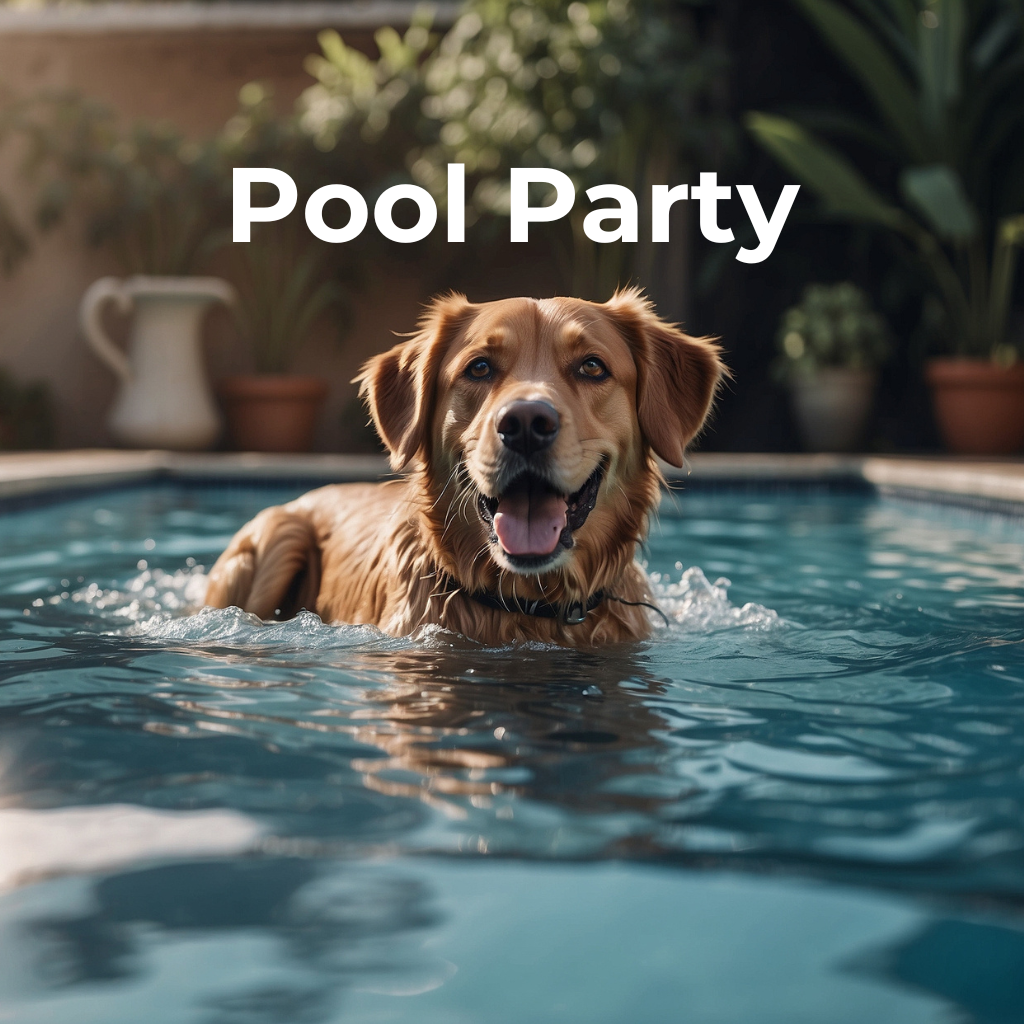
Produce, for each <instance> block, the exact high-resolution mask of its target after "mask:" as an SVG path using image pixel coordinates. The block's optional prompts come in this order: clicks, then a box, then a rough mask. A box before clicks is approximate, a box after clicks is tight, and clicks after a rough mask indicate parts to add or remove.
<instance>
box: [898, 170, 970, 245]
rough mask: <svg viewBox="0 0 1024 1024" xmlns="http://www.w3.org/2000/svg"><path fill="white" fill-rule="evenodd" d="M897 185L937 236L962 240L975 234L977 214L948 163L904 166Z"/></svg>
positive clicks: (957, 241) (958, 178)
mask: <svg viewBox="0 0 1024 1024" xmlns="http://www.w3.org/2000/svg"><path fill="white" fill-rule="evenodd" d="M900 188H901V189H902V190H903V194H904V195H905V196H906V198H907V201H908V202H909V203H910V204H911V205H912V206H913V207H914V208H915V209H916V210H917V211H918V213H920V214H921V216H922V217H923V218H924V220H925V223H926V224H928V226H929V227H930V228H931V229H932V230H933V231H934V232H935V233H936V234H937V235H938V236H939V237H940V238H943V239H945V240H946V241H949V242H956V243H961V244H962V243H964V242H968V241H970V240H971V239H972V238H974V237H975V235H977V233H978V215H977V213H976V212H975V209H974V207H973V206H972V205H971V201H970V200H969V199H968V198H967V195H966V194H965V193H964V188H963V184H962V183H961V181H960V176H959V175H958V174H957V173H956V171H954V170H953V168H952V167H949V166H947V165H946V164H931V165H929V166H926V167H908V168H906V169H905V170H904V171H903V173H902V174H901V175H900Z"/></svg>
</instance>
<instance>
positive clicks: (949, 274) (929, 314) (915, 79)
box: [747, 0, 1024, 455]
mask: <svg viewBox="0 0 1024 1024" xmlns="http://www.w3.org/2000/svg"><path fill="white" fill-rule="evenodd" d="M794 6H795V7H796V8H797V9H798V10H800V11H801V12H802V13H803V14H804V15H805V16H806V18H807V19H808V20H809V21H810V23H811V24H812V25H814V27H815V28H816V29H817V31H818V33H819V35H820V37H821V39H822V42H823V44H824V45H825V46H827V47H828V48H829V49H830V50H831V51H832V53H833V54H834V55H835V56H836V57H837V58H838V59H839V60H840V61H842V62H843V64H845V66H846V70H847V71H848V72H849V73H850V75H851V76H852V78H853V79H855V80H857V81H858V82H859V83H860V86H861V89H862V92H863V97H862V98H861V101H860V102H858V103H856V105H854V106H850V107H847V106H845V105H844V106H842V107H837V108H831V109H829V108H824V109H816V110H809V109H808V110H804V111H802V112H801V111H796V112H792V114H791V116H785V117H784V116H779V115H777V114H768V113H763V112H752V113H750V114H748V116H747V126H748V128H749V129H750V130H751V132H752V133H753V134H754V136H755V138H757V139H758V141H759V142H760V143H761V145H762V146H764V147H765V148H766V149H767V150H768V151H769V152H770V153H771V154H772V155H773V156H774V157H775V158H776V159H777V160H778V161H779V162H780V163H781V164H782V166H783V167H785V168H786V170H787V171H788V172H789V173H791V174H793V175H794V176H795V177H796V178H797V179H798V180H799V181H800V182H802V183H803V184H804V185H806V186H807V187H808V189H809V191H811V192H813V193H815V194H816V195H817V196H818V197H819V199H820V200H821V201H822V209H821V213H822V214H823V215H824V216H825V217H827V218H829V219H835V218H838V219H842V220H845V221H848V222H853V223H860V224H866V225H874V226H875V227H876V228H878V229H879V230H881V231H884V232H886V233H888V234H889V235H890V236H891V237H892V239H893V241H894V242H895V243H896V246H895V249H894V251H895V252H896V253H899V254H902V257H903V258H905V259H907V260H908V261H909V264H910V266H911V267H912V268H913V269H914V271H915V274H920V275H921V281H922V284H923V285H924V288H923V293H924V294H923V295H922V299H923V300H924V301H923V303H922V309H923V311H924V312H925V314H926V315H925V316H924V317H923V318H922V319H923V321H924V324H923V325H925V326H927V327H928V328H929V330H930V331H931V332H932V333H933V334H938V335H940V336H941V339H942V347H943V350H944V351H945V352H947V353H949V356H945V357H943V358H939V359H933V360H930V361H929V362H928V364H927V365H926V368H925V375H926V377H927V379H928V382H929V384H930V385H931V388H932V394H933V399H934V405H935V413H936V419H937V420H938V425H939V429H940V432H941V433H942V435H943V438H944V440H945V442H946V445H947V447H949V448H950V449H951V450H952V451H955V452H962V453H972V454H979V455H980V454H1008V453H1010V452H1013V451H1017V450H1019V449H1020V448H1021V447H1022V446H1024V367H1022V366H1020V365H1019V363H1017V358H1016V357H1017V353H1016V351H1015V349H1014V348H1013V347H1012V346H1009V345H1008V336H1007V330H1006V324H1007V313H1008V311H1009V309H1010V307H1011V305H1012V302H1011V299H1012V291H1013V285H1014V278H1015V272H1014V264H1015V261H1016V259H1017V250H1018V249H1019V248H1020V246H1021V245H1024V175H1022V174H1021V167H1022V166H1024V163H1022V161H1024V132H1022V131H1021V130H1020V124H1021V114H1022V109H1024V108H1022V104H1021V96H1022V95H1024V17H1022V11H1021V6H1020V4H1019V3H1017V2H1012V3H1011V2H1002V0H972V2H971V3H967V2H965V0H920V2H917V3H912V2H910V0H900V2H894V0H856V2H852V0H851V2H849V3H846V2H843V0H794ZM865 101H866V103H865ZM865 172H867V173H865ZM933 314H935V315H933Z"/></svg>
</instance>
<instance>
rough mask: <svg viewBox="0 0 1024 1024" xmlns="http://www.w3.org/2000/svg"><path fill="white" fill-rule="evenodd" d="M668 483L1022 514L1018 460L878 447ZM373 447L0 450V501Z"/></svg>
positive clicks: (329, 466)
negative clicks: (869, 495)
mask: <svg viewBox="0 0 1024 1024" xmlns="http://www.w3.org/2000/svg"><path fill="white" fill-rule="evenodd" d="M661 468H662V471H663V472H664V474H665V478H666V480H667V481H668V483H669V485H670V486H671V487H672V489H673V490H683V491H685V490H686V489H687V487H688V486H690V487H693V488H694V489H697V488H705V487H712V488H722V489H731V488H735V487H761V486H769V487H771V486H775V487H779V486H781V487H787V488H789V487H795V488H804V487H815V486H823V487H827V488H830V489H853V490H860V491H868V492H873V493H878V494H885V495H895V496H899V497H904V498H908V497H909V498H916V499H920V500H925V501H932V502H936V501H937V502H943V503H950V504H962V505H967V506H970V507H973V508H985V509H988V510H992V511H999V512H1006V513H1010V514H1016V515H1020V514H1024V461H1021V460H1019V459H1004V460H1000V459H976V458H944V457H935V456H913V457H910V456H882V455H821V454H813V455H803V454H795V455H790V454H786V455H778V454H759V453H737V454H733V453H710V452H708V453H701V452H696V453H693V454H691V455H689V456H688V457H687V463H686V466H684V467H683V468H682V469H676V468H673V467H670V466H667V465H662V467H661ZM391 475H392V473H391V470H390V467H389V466H388V462H387V459H386V458H385V457H384V456H379V455H335V454H319V453H318V454H310V455H276V454H261V453H254V452H243V453H222V452H214V453H195V454H192V453H181V452H170V451H159V450H154V451H119V450H114V449H82V450H71V451H59V452H18V453H6V454H0V505H2V506H10V505H11V504H25V503H33V502H35V501H39V502H44V503H48V502H51V501H55V500H62V499H63V498H65V497H73V496H81V495H82V494H84V493H87V492H89V491H96V490H106V489H110V488H122V487H125V486H133V485H146V484H149V483H155V482H158V481H180V482H182V483H187V484H197V483H200V484H201V483H208V484H215V483H222V482H225V483H236V484H240V483H252V484H261V483H262V484H269V483H282V484H283V483H297V482H301V483H302V484H305V485H308V486H311V487H312V486H317V485H318V484H326V483H342V482H355V481H364V480H378V479H383V478H386V477H389V476H391Z"/></svg>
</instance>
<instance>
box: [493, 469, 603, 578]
mask: <svg viewBox="0 0 1024 1024" xmlns="http://www.w3.org/2000/svg"><path fill="white" fill-rule="evenodd" d="M603 478H604V463H603V462H602V464H601V465H599V466H598V467H597V469H595V470H594V472H593V473H591V474H590V476H589V477H588V478H587V480H586V482H585V483H584V484H583V486H582V487H581V488H580V489H579V490H578V491H575V492H574V493H572V494H561V493H559V492H558V491H557V490H556V489H555V488H554V487H552V485H551V484H550V483H548V481H546V480H544V479H542V478H541V477H539V476H535V475H534V474H532V473H524V474H522V475H521V476H518V477H516V479H515V480H513V481H512V483H511V484H509V486H508V487H506V488H505V490H504V491H503V492H502V493H501V494H500V495H498V496H496V497H493V498H488V497H486V496H485V495H483V494H481V495H480V496H479V497H478V498H477V508H478V509H479V511H480V517H481V518H482V519H483V521H484V522H485V523H486V524H487V525H488V527H490V531H491V534H492V538H491V539H492V540H493V541H496V542H497V543H498V544H500V545H501V549H502V551H503V552H504V553H505V555H506V556H507V557H508V558H509V559H510V561H512V562H513V563H514V564H517V565H521V566H522V567H523V568H527V567H530V566H539V565H543V564H545V563H547V562H549V561H551V559H552V557H553V556H554V555H555V554H556V553H557V552H558V551H559V549H562V548H565V549H568V548H571V547H572V545H573V538H572V535H573V532H574V531H576V530H578V529H579V528H580V527H581V526H582V525H583V524H584V523H585V522H586V521H587V516H589V515H590V513H591V512H592V511H593V509H594V505H595V504H596V503H597V492H598V490H599V489H600V487H601V480H602V479H603Z"/></svg>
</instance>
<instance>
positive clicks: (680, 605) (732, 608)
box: [649, 562, 782, 633]
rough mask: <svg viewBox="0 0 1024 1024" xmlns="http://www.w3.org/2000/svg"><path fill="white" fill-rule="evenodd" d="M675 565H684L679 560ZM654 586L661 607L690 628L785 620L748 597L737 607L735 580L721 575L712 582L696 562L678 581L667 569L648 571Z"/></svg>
mask: <svg viewBox="0 0 1024 1024" xmlns="http://www.w3.org/2000/svg"><path fill="white" fill-rule="evenodd" d="M676 568H677V569H680V568H682V566H681V565H680V563H679V562H677V563H676ZM649 578H650V581H651V590H652V592H653V594H654V598H655V600H656V601H657V603H658V606H659V607H660V608H661V610H662V611H663V612H664V613H665V614H666V615H667V616H668V617H669V619H670V620H671V621H672V623H673V624H674V625H679V626H685V627H686V629H687V630H688V631H690V632H693V631H695V630H696V631H700V632H709V633H710V632H714V631H716V630H720V629H735V628H737V627H739V628H744V629H772V628H773V627H775V626H778V625H781V624H782V619H780V618H779V615H778V613H777V612H775V611H773V610H772V609H771V608H765V606H764V605H761V604H755V603H753V602H752V601H748V602H747V603H746V604H744V605H741V606H739V607H737V606H736V605H735V604H733V603H732V602H731V601H730V600H729V587H731V586H732V582H731V581H730V580H728V579H726V578H725V577H724V576H720V577H719V578H718V579H716V580H715V582H714V583H712V582H710V581H709V580H708V578H707V576H705V575H704V572H703V570H701V569H700V568H698V567H697V566H693V567H692V568H690V569H687V570H686V571H685V572H684V573H683V574H682V576H681V577H680V578H679V581H678V582H677V583H672V582H671V577H670V576H669V574H668V573H659V572H652V573H650V574H649Z"/></svg>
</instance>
